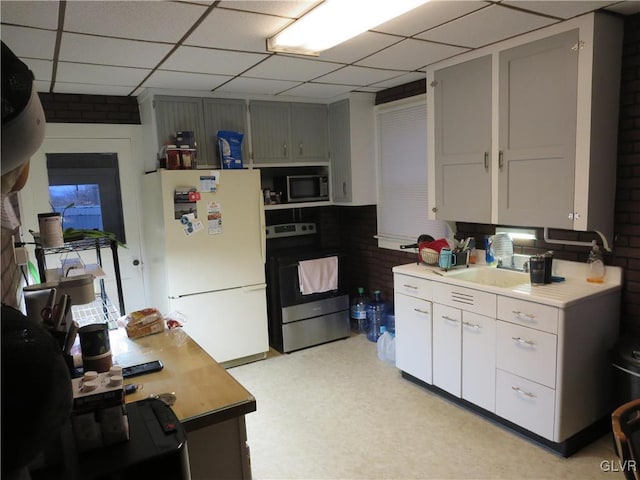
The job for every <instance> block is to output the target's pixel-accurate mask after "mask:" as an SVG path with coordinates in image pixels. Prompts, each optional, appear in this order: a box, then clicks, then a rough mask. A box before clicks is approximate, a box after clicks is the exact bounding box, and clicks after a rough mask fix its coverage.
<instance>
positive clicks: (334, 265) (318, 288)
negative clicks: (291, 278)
mask: <svg viewBox="0 0 640 480" xmlns="http://www.w3.org/2000/svg"><path fill="white" fill-rule="evenodd" d="M298 279H299V281H300V293H302V294H303V295H309V294H311V293H322V292H329V291H331V290H336V289H337V288H338V257H336V256H333V257H325V258H316V259H314V260H303V261H301V262H298Z"/></svg>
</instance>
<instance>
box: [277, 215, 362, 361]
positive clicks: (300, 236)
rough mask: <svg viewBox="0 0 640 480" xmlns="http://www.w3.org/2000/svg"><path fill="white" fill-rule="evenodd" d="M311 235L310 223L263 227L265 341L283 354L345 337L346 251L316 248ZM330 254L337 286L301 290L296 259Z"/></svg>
mask: <svg viewBox="0 0 640 480" xmlns="http://www.w3.org/2000/svg"><path fill="white" fill-rule="evenodd" d="M317 238H318V235H317V230H316V225H315V224H313V223H289V224H280V225H271V226H268V227H267V266H266V268H267V271H266V277H267V305H268V314H269V343H270V345H271V346H272V347H273V348H275V349H277V350H278V351H280V352H283V353H288V352H292V351H294V350H299V349H302V348H306V347H310V346H314V345H319V344H321V343H325V342H329V341H332V340H337V339H340V338H345V337H348V336H349V335H350V327H349V295H348V291H347V288H346V285H347V274H348V272H347V269H346V266H345V264H346V255H345V254H344V253H342V252H340V251H338V250H333V249H328V250H323V249H320V248H319V246H318V240H317ZM332 256H335V257H337V258H338V282H337V288H336V289H335V290H330V291H326V292H321V293H310V294H302V293H301V292H300V280H299V274H298V266H299V264H300V262H302V261H305V260H314V259H318V258H324V257H332Z"/></svg>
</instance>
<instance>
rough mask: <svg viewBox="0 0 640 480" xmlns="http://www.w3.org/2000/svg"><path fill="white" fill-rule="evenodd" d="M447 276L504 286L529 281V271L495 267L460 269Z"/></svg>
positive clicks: (507, 286) (512, 285) (481, 283)
mask: <svg viewBox="0 0 640 480" xmlns="http://www.w3.org/2000/svg"><path fill="white" fill-rule="evenodd" d="M446 276H447V277H449V278H455V279H457V280H464V281H466V282H471V283H478V284H480V285H491V286H493V287H502V288H510V287H515V286H516V285H522V284H523V283H529V274H528V273H524V272H517V271H514V270H503V269H499V268H493V267H480V268H468V269H465V270H460V271H452V272H449V273H448V274H446Z"/></svg>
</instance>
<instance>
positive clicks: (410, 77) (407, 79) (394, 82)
mask: <svg viewBox="0 0 640 480" xmlns="http://www.w3.org/2000/svg"><path fill="white" fill-rule="evenodd" d="M426 78H427V74H426V73H421V72H411V73H407V74H405V75H400V76H398V77H395V78H392V79H390V80H385V81H383V82H379V83H376V84H374V85H371V86H372V87H375V88H379V89H380V90H384V89H385V88H391V87H397V86H398V85H404V84H405V83H411V82H415V81H416V80H425V79H426Z"/></svg>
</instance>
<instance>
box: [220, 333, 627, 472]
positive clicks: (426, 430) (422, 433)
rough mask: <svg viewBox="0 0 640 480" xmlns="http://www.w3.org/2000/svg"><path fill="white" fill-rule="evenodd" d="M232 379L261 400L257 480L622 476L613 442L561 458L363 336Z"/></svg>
mask: <svg viewBox="0 0 640 480" xmlns="http://www.w3.org/2000/svg"><path fill="white" fill-rule="evenodd" d="M229 373H231V375H233V376H234V377H235V378H237V379H238V381H240V383H242V384H243V385H244V386H245V387H246V388H247V389H248V390H249V391H250V392H251V393H253V395H254V396H255V397H256V399H257V411H256V412H253V413H251V414H249V415H247V417H246V420H247V435H248V441H249V446H250V449H251V463H252V472H253V476H254V478H255V479H257V480H266V479H382V478H385V479H431V478H439V479H463V478H464V479H469V478H474V479H475V478H477V479H513V478H535V479H562V478H567V479H574V478H581V479H585V478H609V479H618V478H623V476H622V473H620V472H619V471H618V470H616V468H619V467H617V466H616V463H615V462H617V458H616V456H615V454H614V451H613V447H612V444H611V440H610V438H609V437H608V436H604V437H602V438H601V439H599V440H597V441H596V442H594V443H592V444H591V445H588V446H587V447H585V448H584V449H582V450H580V451H579V452H577V453H576V454H574V455H573V456H571V457H570V458H563V457H561V456H558V455H557V454H555V453H552V452H550V451H548V450H546V449H544V448H542V447H540V446H538V445H536V444H533V443H532V442H531V441H529V440H526V439H524V438H522V437H521V436H519V435H517V434H515V433H513V432H511V431H510V430H507V429H505V428H504V427H502V426H499V425H497V424H494V423H492V422H490V421H488V420H486V419H484V418H482V417H480V416H478V415H476V414H474V413H472V412H469V411H467V410H465V409H464V408H462V407H460V406H457V405H455V404H452V403H450V402H449V401H447V400H445V399H443V398H441V397H440V396H438V395H436V394H433V393H431V392H429V391H427V390H425V389H423V388H421V387H419V386H417V385H415V384H413V383H411V382H409V381H407V380H405V379H403V378H402V377H401V376H400V373H399V371H398V370H397V369H396V368H395V367H393V366H391V365H388V364H385V363H384V362H382V361H380V360H379V359H378V357H377V349H376V345H375V344H374V343H372V342H369V341H368V340H367V339H366V337H365V336H364V335H353V336H351V337H350V338H348V339H346V340H339V341H336V342H332V343H328V344H325V345H320V346H317V347H313V348H309V349H306V350H301V351H298V352H294V353H291V354H288V355H279V354H277V353H276V354H271V355H269V358H267V359H266V360H263V361H259V362H255V363H251V364H248V365H243V366H239V367H235V368H231V369H229ZM612 469H613V470H614V471H611V470H612ZM607 470H610V471H607Z"/></svg>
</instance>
